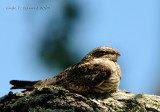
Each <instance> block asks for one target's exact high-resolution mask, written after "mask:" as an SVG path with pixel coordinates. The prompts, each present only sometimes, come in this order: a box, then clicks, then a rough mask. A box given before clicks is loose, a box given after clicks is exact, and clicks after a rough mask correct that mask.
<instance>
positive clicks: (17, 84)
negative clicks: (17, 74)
mask: <svg viewBox="0 0 160 112" xmlns="http://www.w3.org/2000/svg"><path fill="white" fill-rule="evenodd" d="M37 82H39V81H22V80H11V81H10V84H11V85H13V87H11V89H33V88H35V87H34V85H35V84H36V83H37Z"/></svg>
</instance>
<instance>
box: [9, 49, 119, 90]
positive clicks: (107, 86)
mask: <svg viewBox="0 0 160 112" xmlns="http://www.w3.org/2000/svg"><path fill="white" fill-rule="evenodd" d="M119 55H120V54H119V52H118V51H117V50H116V49H115V48H112V47H107V46H101V47H97V48H95V49H93V50H92V51H91V52H89V53H88V54H87V55H86V56H85V57H84V58H83V59H82V60H81V61H80V62H79V63H77V64H75V65H73V66H71V67H69V68H67V69H66V70H64V71H63V72H61V73H60V74H58V75H56V76H54V77H52V78H50V79H44V80H39V81H18V80H12V81H10V83H11V84H12V85H13V87H12V88H11V89H28V90H30V89H34V88H35V87H39V86H44V85H56V86H62V87H64V88H66V89H69V90H74V91H77V92H91V93H106V92H112V91H116V90H117V89H118V86H119V83H120V79H121V70H120V67H119V65H118V64H117V58H118V56H119Z"/></svg>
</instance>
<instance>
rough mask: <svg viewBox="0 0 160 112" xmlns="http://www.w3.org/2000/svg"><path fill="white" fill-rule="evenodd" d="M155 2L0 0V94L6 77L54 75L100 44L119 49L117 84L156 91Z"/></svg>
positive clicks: (159, 22) (159, 66) (158, 15)
mask: <svg viewBox="0 0 160 112" xmlns="http://www.w3.org/2000/svg"><path fill="white" fill-rule="evenodd" d="M159 7H160V1H159V0H129V1H128V0H112V1H111V0H3V1H2V0H1V1H0V32H1V34H0V97H1V96H4V95H5V94H7V93H8V92H9V91H10V87H11V85H10V84H9V81H10V80H13V79H18V80H33V81H34V80H40V79H46V78H50V77H53V76H54V75H56V74H58V73H59V72H61V71H62V70H64V69H65V68H67V67H69V66H70V65H72V64H74V63H76V62H78V61H80V60H81V59H82V58H83V57H84V56H85V55H86V54H87V53H88V52H89V51H90V50H92V49H94V48H95V47H98V46H111V47H114V48H116V49H118V50H119V52H120V53H121V56H120V57H119V59H118V63H119V64H120V67H121V70H122V79H121V83H120V89H125V90H126V91H130V92H134V93H148V94H157V95H159V94H160V87H159V85H160V80H159V79H160V50H159V48H160V42H159V40H160V39H159V37H160V33H159V30H160V8H159ZM16 91H20V90H14V91H13V92H16Z"/></svg>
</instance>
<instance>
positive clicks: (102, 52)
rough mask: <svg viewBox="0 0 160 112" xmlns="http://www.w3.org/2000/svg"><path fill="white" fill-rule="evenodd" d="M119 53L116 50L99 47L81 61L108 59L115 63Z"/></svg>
mask: <svg viewBox="0 0 160 112" xmlns="http://www.w3.org/2000/svg"><path fill="white" fill-rule="evenodd" d="M118 56H120V53H119V52H118V50H117V49H115V48H112V47H107V46H101V47H97V48H95V49H93V50H92V51H91V52H89V53H88V54H87V55H86V56H85V57H84V58H83V61H89V60H92V59H97V58H104V59H109V60H111V61H114V62H117V58H118Z"/></svg>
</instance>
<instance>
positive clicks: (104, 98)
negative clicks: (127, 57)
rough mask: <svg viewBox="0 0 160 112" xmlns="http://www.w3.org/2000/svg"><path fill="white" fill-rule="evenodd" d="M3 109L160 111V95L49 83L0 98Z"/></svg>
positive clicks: (37, 111) (31, 111)
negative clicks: (94, 90)
mask: <svg viewBox="0 0 160 112" xmlns="http://www.w3.org/2000/svg"><path fill="white" fill-rule="evenodd" d="M0 112H160V96H155V95H147V94H143V93H142V94H135V93H132V92H126V91H124V90H118V91H117V92H114V93H108V94H94V95H93V94H89V93H83V94H80V93H75V92H71V91H68V90H66V89H64V88H61V87H55V86H47V87H41V88H36V89H34V90H33V91H30V92H28V91H26V92H17V93H15V94H13V93H12V92H9V93H8V95H6V96H4V97H2V98H0Z"/></svg>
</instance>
